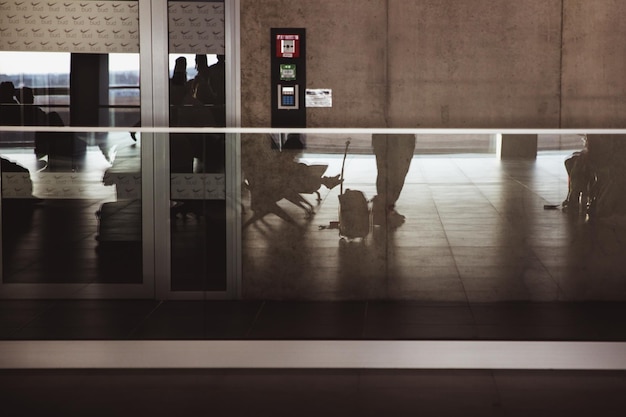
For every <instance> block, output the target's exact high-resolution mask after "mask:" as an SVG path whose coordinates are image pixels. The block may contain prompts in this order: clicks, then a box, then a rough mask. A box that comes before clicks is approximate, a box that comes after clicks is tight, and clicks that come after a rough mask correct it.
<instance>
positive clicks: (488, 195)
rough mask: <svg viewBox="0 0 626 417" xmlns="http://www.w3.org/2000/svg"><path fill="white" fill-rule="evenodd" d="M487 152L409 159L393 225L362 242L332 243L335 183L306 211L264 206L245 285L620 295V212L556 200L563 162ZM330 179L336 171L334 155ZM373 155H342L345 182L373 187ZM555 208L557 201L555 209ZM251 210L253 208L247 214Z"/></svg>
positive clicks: (373, 294) (497, 298)
mask: <svg viewBox="0 0 626 417" xmlns="http://www.w3.org/2000/svg"><path fill="white" fill-rule="evenodd" d="M569 153H570V152H563V151H561V152H542V153H540V154H539V156H538V158H537V160H536V161H524V160H506V161H505V160H498V159H497V158H496V157H495V155H454V156H432V155H431V156H424V155H421V156H420V155H418V156H415V157H414V158H413V160H412V162H411V167H410V170H409V173H408V175H407V177H406V182H405V184H404V188H403V189H402V193H401V195H400V198H399V200H398V202H397V204H396V209H397V211H398V212H400V213H401V214H403V215H405V216H406V222H405V223H404V224H402V225H401V226H400V227H398V228H386V227H384V226H374V227H373V228H372V231H371V232H370V233H369V235H368V236H367V237H366V238H365V239H363V240H361V239H355V240H353V241H346V240H345V239H340V238H339V236H338V230H336V229H334V228H333V227H332V222H333V221H335V222H336V221H337V220H338V212H339V202H338V198H337V197H338V195H339V192H340V191H339V187H335V188H334V189H332V190H325V191H324V192H323V193H322V196H321V197H322V199H321V201H320V202H317V201H315V195H314V194H311V195H304V196H305V198H307V200H308V201H309V202H310V203H311V204H313V205H314V211H315V214H314V215H313V216H308V215H307V214H306V213H305V212H304V211H303V210H302V209H300V208H299V207H297V206H296V205H294V204H292V203H290V202H288V201H287V200H282V201H280V202H279V203H278V205H279V206H280V207H281V208H282V209H283V210H284V211H285V212H286V213H287V214H288V215H289V216H290V217H291V219H292V221H293V223H289V222H287V221H285V220H283V219H281V218H279V217H277V216H276V215H274V214H268V215H266V216H264V217H263V218H262V219H261V220H256V221H254V222H252V223H251V224H249V225H247V226H246V227H245V228H244V232H243V245H244V250H243V257H244V258H243V277H244V282H243V291H244V296H245V297H246V298H252V299H308V300H363V299H368V300H372V299H385V300H413V301H425V302H470V303H474V302H478V303H482V302H502V301H624V300H626V262H623V254H624V253H626V227H624V224H623V219H622V220H621V221H622V223H620V220H619V219H608V221H606V222H590V221H587V219H586V217H585V215H584V214H581V213H579V212H578V211H575V210H570V211H569V212H567V213H566V212H564V211H563V210H561V209H560V208H558V206H559V205H560V203H561V202H562V201H563V200H564V198H565V197H566V196H567V187H568V186H567V173H566V171H565V169H564V165H563V161H564V160H565V158H566V157H567V156H568V154H569ZM303 160H304V161H306V162H307V163H309V164H312V165H314V164H320V163H327V164H328V169H327V170H326V175H334V174H336V173H339V172H340V170H341V156H337V157H336V158H335V159H329V158H328V157H325V158H322V157H316V156H315V155H304V159H303ZM375 184H376V165H375V161H374V158H373V157H371V156H369V157H368V156H363V155H350V156H349V157H348V159H347V162H346V168H345V185H344V188H350V189H357V190H360V191H363V192H364V193H365V195H366V197H367V198H368V199H371V198H372V197H373V196H374V195H375V193H376V188H375ZM555 206H556V209H554V208H555ZM246 215H247V216H248V218H249V217H250V216H251V212H250V211H247V212H246Z"/></svg>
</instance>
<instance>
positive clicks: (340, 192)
mask: <svg viewBox="0 0 626 417" xmlns="http://www.w3.org/2000/svg"><path fill="white" fill-rule="evenodd" d="M349 146H350V138H348V140H347V141H346V150H345V151H344V153H343V162H342V163H341V182H340V183H339V195H341V194H343V169H344V168H345V166H346V156H348V147H349Z"/></svg>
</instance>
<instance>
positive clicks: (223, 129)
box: [0, 126, 626, 135]
mask: <svg viewBox="0 0 626 417" xmlns="http://www.w3.org/2000/svg"><path fill="white" fill-rule="evenodd" d="M130 131H132V132H139V133H235V134H236V133H240V134H253V133H304V134H307V133H308V134H338V135H350V134H354V135H356V134H415V135H463V134H467V135H496V134H503V135H583V134H587V135H615V134H619V135H623V134H626V129H583V128H577V129H411V128H326V127H324V128H272V127H96V126H92V127H91V126H86V127H85V126H80V127H79V126H58V127H56V126H0V133H1V132H85V133H90V132H93V133H95V132H130Z"/></svg>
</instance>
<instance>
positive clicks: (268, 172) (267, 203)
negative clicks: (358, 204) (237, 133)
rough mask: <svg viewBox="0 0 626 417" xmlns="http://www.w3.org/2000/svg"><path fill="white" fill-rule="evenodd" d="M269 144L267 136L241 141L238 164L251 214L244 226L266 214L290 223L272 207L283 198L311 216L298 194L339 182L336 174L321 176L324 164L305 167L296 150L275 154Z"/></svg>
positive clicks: (269, 139)
mask: <svg viewBox="0 0 626 417" xmlns="http://www.w3.org/2000/svg"><path fill="white" fill-rule="evenodd" d="M272 143H274V140H273V139H272V138H271V137H270V136H266V137H264V138H262V139H259V138H258V137H247V138H242V145H241V146H242V155H241V164H242V170H243V172H244V177H245V180H246V184H247V185H248V189H249V191H250V206H251V208H252V211H254V216H253V217H252V218H251V219H249V220H248V221H247V222H246V225H247V224H250V223H252V222H254V221H255V220H257V219H260V218H262V217H263V216H265V215H266V214H268V213H274V214H276V215H277V216H279V217H281V218H282V219H283V220H285V221H287V222H289V223H292V224H293V223H294V221H293V219H292V218H291V217H290V216H289V215H288V214H287V213H286V212H285V211H284V210H283V209H282V208H281V207H280V206H278V205H277V204H276V203H277V202H278V201H280V200H282V199H286V200H288V201H290V202H291V203H293V204H295V205H296V206H298V207H300V208H302V209H303V210H304V211H305V212H306V213H307V215H311V214H312V213H313V207H312V206H311V204H310V203H308V201H306V200H305V199H304V198H303V197H302V196H301V195H300V194H311V193H314V192H316V191H317V190H319V189H320V187H321V186H322V185H324V186H325V187H327V188H329V189H331V188H334V187H336V186H337V185H338V184H340V183H341V181H342V180H341V179H340V178H339V175H336V176H333V177H328V176H324V175H323V174H324V173H325V171H326V169H327V168H328V166H327V165H307V164H304V163H302V162H300V161H298V159H297V158H298V155H299V153H300V149H298V148H296V149H293V148H292V149H289V148H286V149H284V150H283V151H279V150H278V149H277V148H275V147H273V146H271V144H272ZM268 145H269V146H268ZM272 173H277V174H279V175H272Z"/></svg>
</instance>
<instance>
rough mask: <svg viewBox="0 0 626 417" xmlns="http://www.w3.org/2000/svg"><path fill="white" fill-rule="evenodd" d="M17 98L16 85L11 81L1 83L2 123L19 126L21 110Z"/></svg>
mask: <svg viewBox="0 0 626 417" xmlns="http://www.w3.org/2000/svg"><path fill="white" fill-rule="evenodd" d="M17 104H19V103H18V102H17V100H16V99H15V85H14V84H13V83H12V82H11V81H4V82H2V83H0V105H2V110H0V123H2V124H3V125H8V126H19V125H20V124H21V123H20V110H19V108H18V107H17Z"/></svg>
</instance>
